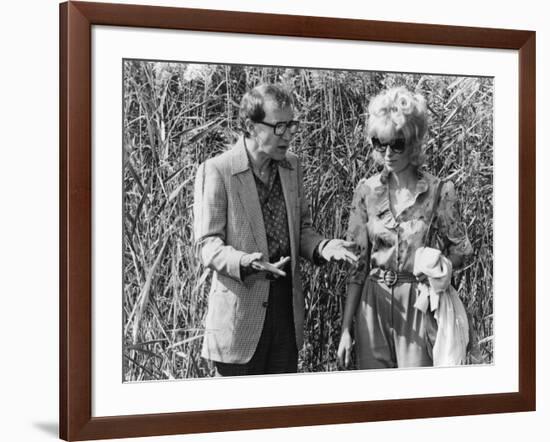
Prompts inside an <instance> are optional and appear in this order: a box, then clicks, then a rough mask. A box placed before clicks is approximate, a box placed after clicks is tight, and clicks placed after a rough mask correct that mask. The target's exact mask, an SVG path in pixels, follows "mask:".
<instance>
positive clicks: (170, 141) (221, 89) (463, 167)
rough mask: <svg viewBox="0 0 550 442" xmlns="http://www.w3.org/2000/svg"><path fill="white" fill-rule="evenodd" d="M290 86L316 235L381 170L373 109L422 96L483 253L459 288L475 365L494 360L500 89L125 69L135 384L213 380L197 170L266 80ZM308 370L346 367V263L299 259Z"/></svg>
mask: <svg viewBox="0 0 550 442" xmlns="http://www.w3.org/2000/svg"><path fill="white" fill-rule="evenodd" d="M264 81H267V82H276V81H278V82H283V83H285V84H287V85H288V87H289V88H291V89H292V90H293V93H294V96H295V99H296V103H297V112H298V113H297V118H298V119H299V120H300V121H301V123H302V126H301V127H302V129H301V131H300V133H299V134H298V136H297V137H296V138H295V140H294V142H293V150H294V151H295V152H296V153H297V154H298V155H299V157H300V159H301V163H302V166H303V168H304V171H305V174H304V178H305V188H306V193H307V196H308V199H309V201H310V203H311V210H312V216H313V220H314V225H315V227H316V229H317V230H318V231H319V232H320V233H322V234H324V235H326V236H327V237H340V238H342V237H345V231H346V227H347V219H348V213H349V205H350V203H351V197H352V193H353V189H354V187H355V185H356V184H357V182H358V181H359V179H361V178H362V177H364V176H370V175H372V174H373V173H376V171H377V166H376V165H375V164H374V163H373V161H372V158H371V155H370V153H371V152H370V150H369V149H370V148H369V147H368V146H367V143H366V139H365V132H364V129H365V121H366V119H365V113H366V109H367V105H368V100H369V98H370V97H373V96H374V95H375V94H377V93H378V92H379V91H381V90H382V89H385V88H387V87H391V86H396V85H404V86H407V87H408V88H409V89H411V90H415V91H417V92H420V93H422V94H424V96H425V97H426V99H427V101H428V104H429V112H430V130H429V135H428V137H427V141H426V144H425V152H426V153H427V163H426V165H425V167H426V169H427V170H428V171H430V173H432V174H434V175H437V176H439V177H441V178H449V179H452V180H453V182H454V183H455V186H456V189H457V193H458V195H459V200H460V203H461V212H462V215H463V220H464V222H465V223H466V225H467V228H468V234H469V237H470V240H471V242H472V245H473V247H474V256H473V257H472V258H471V259H470V261H469V263H468V265H467V266H466V267H465V268H464V269H463V270H461V271H459V272H458V273H457V274H456V275H455V286H456V287H457V288H458V291H459V294H460V296H461V298H462V299H463V301H464V303H465V305H466V307H467V310H468V312H469V313H470V315H471V319H472V326H473V330H474V339H473V346H472V348H471V351H470V352H469V363H491V362H492V360H493V354H492V351H493V342H492V330H493V329H492V325H493V319H492V318H493V317H492V312H493V267H492V265H493V228H492V226H493V180H492V177H493V81H492V79H491V78H478V77H456V76H441V75H428V74H396V73H384V72H360V71H335V70H305V69H300V70H298V69H287V68H278V67H252V66H237V65H207V64H185V63H157V62H144V61H131V60H128V61H126V62H125V66H124V143H123V144H124V155H125V161H124V211H125V219H124V227H123V228H124V244H123V252H124V303H123V307H124V324H123V326H124V349H123V353H124V380H125V381H138V380H150V379H177V378H188V377H203V376H210V375H212V367H211V365H210V364H209V363H208V362H207V361H205V360H203V359H201V357H200V347H201V343H202V336H203V334H204V326H203V319H204V315H205V313H206V306H207V296H208V288H209V283H210V282H209V281H210V278H209V273H210V272H209V270H207V269H204V268H202V266H200V265H199V263H198V262H197V260H196V258H195V255H194V251H193V247H192V241H193V236H192V204H193V184H194V177H195V172H196V169H197V167H198V165H199V164H200V163H202V162H203V161H204V160H206V159H207V158H210V157H213V156H215V155H217V154H219V153H221V152H223V151H224V150H226V149H227V147H228V145H229V144H231V143H232V142H233V141H234V140H235V138H236V136H237V135H238V132H239V123H238V119H237V116H238V105H239V102H240V99H241V97H242V95H243V94H244V93H245V91H246V90H248V89H250V88H251V87H253V86H255V85H257V84H258V83H260V82H264ZM302 265H303V270H304V271H303V275H304V276H303V278H304V289H305V292H306V314H307V317H306V322H305V342H306V344H305V348H304V350H303V351H302V352H301V354H300V362H299V370H300V371H302V372H311V371H331V370H336V369H337V366H336V349H337V344H338V339H339V333H340V324H341V316H342V313H343V306H344V301H345V281H346V273H347V270H346V266H345V265H343V264H338V265H337V264H329V265H326V266H322V267H314V266H312V265H311V264H309V263H305V262H304V263H302Z"/></svg>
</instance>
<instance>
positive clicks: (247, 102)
mask: <svg viewBox="0 0 550 442" xmlns="http://www.w3.org/2000/svg"><path fill="white" fill-rule="evenodd" d="M267 100H273V101H274V102H275V103H276V104H277V106H278V107H279V108H284V107H287V106H293V105H294V100H293V99H292V95H291V93H290V91H289V90H288V89H287V88H285V87H284V86H283V85H282V84H279V83H276V84H271V83H262V84H259V85H258V86H256V87H255V88H253V89H251V90H250V91H248V92H247V93H246V94H244V96H243V98H242V100H241V106H240V109H239V119H240V124H241V128H242V130H243V132H244V134H245V135H246V136H250V133H249V132H248V131H247V130H246V124H245V123H246V120H247V119H250V120H251V121H253V122H255V123H259V122H260V121H263V119H264V118H265V110H264V104H265V102H266V101H267Z"/></svg>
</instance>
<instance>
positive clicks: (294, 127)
mask: <svg viewBox="0 0 550 442" xmlns="http://www.w3.org/2000/svg"><path fill="white" fill-rule="evenodd" d="M258 123H259V124H263V125H264V126H269V127H271V128H273V133H274V134H275V135H277V136H279V137H280V136H282V135H284V134H285V132H286V131H287V129H288V131H289V132H290V134H291V135H295V134H296V132H298V129H299V128H300V122H299V121H296V120H290V121H280V122H278V123H275V124H270V123H266V122H265V121H258Z"/></svg>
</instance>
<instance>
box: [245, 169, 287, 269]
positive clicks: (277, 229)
mask: <svg viewBox="0 0 550 442" xmlns="http://www.w3.org/2000/svg"><path fill="white" fill-rule="evenodd" d="M279 165H280V166H281V167H287V168H291V165H290V163H289V162H288V161H287V160H283V161H273V160H270V164H269V166H268V167H269V172H270V173H269V182H268V183H267V184H265V183H264V182H263V181H262V180H261V179H260V178H258V177H257V176H256V174H253V175H254V179H255V181H256V190H257V191H258V198H259V200H260V207H261V209H262V214H263V217H264V225H265V232H266V236H267V250H268V253H269V262H275V261H278V260H279V259H280V258H282V257H285V256H290V235H289V232H288V218H287V213H286V203H285V198H284V195H283V188H282V185H281V179H280V177H279V169H278V166H279Z"/></svg>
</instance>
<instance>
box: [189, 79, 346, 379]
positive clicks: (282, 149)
mask: <svg viewBox="0 0 550 442" xmlns="http://www.w3.org/2000/svg"><path fill="white" fill-rule="evenodd" d="M240 118H241V123H242V127H243V135H242V136H241V138H240V139H239V140H238V141H237V143H236V144H235V145H234V146H233V147H232V149H231V150H229V151H227V152H225V153H223V154H221V155H219V156H217V157H215V158H212V159H210V160H208V161H206V162H205V163H204V164H202V165H201V166H199V169H198V172H197V177H196V180H195V205H194V210H195V212H194V216H195V226H194V228H195V241H196V245H197V251H198V254H199V257H200V259H201V260H202V262H203V264H204V265H205V266H206V267H209V268H211V269H212V270H213V271H214V278H213V280H212V285H211V289H210V294H209V302H208V313H207V317H206V330H205V336H204V342H203V350H202V356H203V357H204V358H206V359H209V360H211V361H213V362H214V365H215V368H216V374H217V375H219V376H237V375H254V374H275V373H295V372H296V371H297V368H298V366H297V363H298V350H299V349H300V348H301V347H302V344H303V325H304V306H305V302H304V294H303V289H302V282H301V275H300V266H299V263H298V258H299V256H302V257H304V258H307V259H309V260H311V261H313V262H314V263H316V264H321V263H322V262H325V261H331V260H341V261H347V262H350V263H352V262H355V261H357V257H356V256H355V255H354V254H353V252H352V251H351V248H352V247H353V243H350V242H346V241H343V240H340V239H332V240H327V239H325V238H323V237H322V236H321V235H319V234H318V233H317V232H315V230H314V229H313V228H312V221H311V216H310V213H309V208H308V205H307V202H306V196H305V195H304V190H303V184H302V170H301V168H300V163H299V161H298V158H297V156H296V155H295V154H293V153H291V152H289V150H288V149H289V146H290V143H291V141H292V139H293V137H294V135H295V134H296V133H297V131H298V128H299V122H298V121H297V120H294V110H293V101H292V97H291V95H290V93H289V92H288V91H287V90H286V89H285V88H284V87H282V86H281V85H276V84H261V85H259V86H257V87H255V88H254V89H252V90H251V91H249V92H248V93H247V94H245V96H244V97H243V99H242V101H241V105H240Z"/></svg>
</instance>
